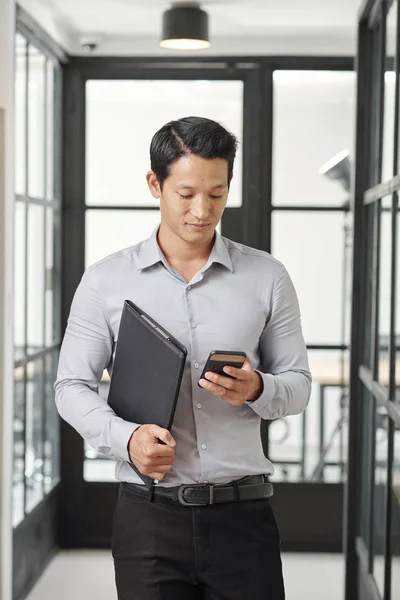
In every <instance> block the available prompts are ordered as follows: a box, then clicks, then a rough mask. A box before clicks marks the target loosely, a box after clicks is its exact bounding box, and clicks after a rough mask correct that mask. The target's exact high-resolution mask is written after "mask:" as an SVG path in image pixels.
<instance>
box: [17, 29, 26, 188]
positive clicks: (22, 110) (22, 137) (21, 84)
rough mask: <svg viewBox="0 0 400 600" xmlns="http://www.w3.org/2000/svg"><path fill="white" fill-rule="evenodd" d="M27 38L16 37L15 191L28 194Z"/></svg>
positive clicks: (18, 35)
mask: <svg viewBox="0 0 400 600" xmlns="http://www.w3.org/2000/svg"><path fill="white" fill-rule="evenodd" d="M26 62H27V58H26V40H25V38H23V37H22V35H20V34H19V33H17V35H16V37H15V192H16V194H22V195H24V194H26Z"/></svg>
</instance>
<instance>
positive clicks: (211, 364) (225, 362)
mask: <svg viewBox="0 0 400 600" xmlns="http://www.w3.org/2000/svg"><path fill="white" fill-rule="evenodd" d="M246 356H247V355H246V353H245V352H231V351H229V350H213V351H212V352H210V354H209V356H208V358H207V362H206V364H205V367H204V369H203V372H202V374H201V377H200V379H205V374H206V373H209V372H211V373H217V374H218V375H223V376H224V377H230V378H231V379H235V377H233V376H232V375H228V373H225V371H224V370H223V369H224V367H236V368H237V369H241V368H242V366H243V363H244V361H245V360H246ZM200 379H199V381H200ZM197 385H198V386H199V387H202V386H201V385H200V383H198V384H197ZM202 389H204V388H202Z"/></svg>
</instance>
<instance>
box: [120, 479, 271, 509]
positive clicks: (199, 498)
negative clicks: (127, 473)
mask: <svg viewBox="0 0 400 600" xmlns="http://www.w3.org/2000/svg"><path fill="white" fill-rule="evenodd" d="M122 487H123V489H126V490H127V491H128V493H129V490H133V491H134V492H136V493H139V494H140V495H141V496H143V497H145V496H147V495H148V491H147V490H146V489H143V486H141V485H136V484H134V483H126V482H123V483H122ZM273 493H274V490H273V486H272V483H269V482H268V481H267V476H266V475H251V476H249V477H244V478H243V479H239V480H238V481H236V482H232V483H229V484H227V485H213V484H210V483H209V484H205V483H199V484H189V485H180V486H177V487H161V486H154V496H155V497H156V498H167V499H169V500H172V501H174V502H179V503H180V504H182V505H183V506H208V505H211V504H222V503H224V502H242V501H246V500H262V499H263V498H270V497H271V496H272V495H273Z"/></svg>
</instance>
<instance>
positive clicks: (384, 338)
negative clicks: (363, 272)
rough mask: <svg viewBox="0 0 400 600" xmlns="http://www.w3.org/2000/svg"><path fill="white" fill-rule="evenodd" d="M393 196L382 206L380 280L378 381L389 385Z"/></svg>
mask: <svg viewBox="0 0 400 600" xmlns="http://www.w3.org/2000/svg"><path fill="white" fill-rule="evenodd" d="M391 210H392V196H386V197H385V198H383V200H382V206H381V216H380V218H381V236H380V237H381V239H380V282H379V370H378V381H379V383H381V384H382V385H385V386H389V343H390V316H391V310H390V290H391V260H392V229H391V227H392V223H391V222H392V212H391Z"/></svg>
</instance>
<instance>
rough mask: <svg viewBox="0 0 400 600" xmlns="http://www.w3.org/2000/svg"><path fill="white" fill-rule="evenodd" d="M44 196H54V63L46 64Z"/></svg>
mask: <svg viewBox="0 0 400 600" xmlns="http://www.w3.org/2000/svg"><path fill="white" fill-rule="evenodd" d="M46 72H47V80H46V198H47V199H48V200H52V199H53V198H54V175H53V173H54V168H53V165H54V65H53V63H52V62H51V60H47V64H46Z"/></svg>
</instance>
